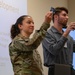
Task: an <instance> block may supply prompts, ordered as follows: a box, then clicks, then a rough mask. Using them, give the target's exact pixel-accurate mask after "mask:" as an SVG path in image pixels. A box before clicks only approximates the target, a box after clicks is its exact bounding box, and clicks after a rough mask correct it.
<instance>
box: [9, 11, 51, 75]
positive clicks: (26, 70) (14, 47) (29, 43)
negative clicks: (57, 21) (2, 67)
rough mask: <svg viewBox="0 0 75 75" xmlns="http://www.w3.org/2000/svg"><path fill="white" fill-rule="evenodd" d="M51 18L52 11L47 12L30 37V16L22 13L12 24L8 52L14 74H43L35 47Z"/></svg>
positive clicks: (32, 24)
mask: <svg viewBox="0 0 75 75" xmlns="http://www.w3.org/2000/svg"><path fill="white" fill-rule="evenodd" d="M51 18H52V12H48V13H47V14H46V15H45V20H44V23H43V24H42V26H41V27H40V29H39V30H37V31H36V32H35V33H34V35H33V37H32V38H31V39H30V38H29V37H30V35H31V34H32V32H33V30H34V22H33V19H32V17H31V16H29V15H23V16H21V17H19V18H18V19H17V21H16V23H15V24H14V25H12V27H11V38H12V42H11V43H10V45H9V54H10V59H11V63H12V66H13V71H14V75H43V74H42V63H41V59H40V55H39V54H38V51H37V50H36V49H37V47H38V46H39V45H40V43H41V41H42V40H43V38H44V36H45V33H46V30H47V29H48V28H49V26H50V21H51Z"/></svg>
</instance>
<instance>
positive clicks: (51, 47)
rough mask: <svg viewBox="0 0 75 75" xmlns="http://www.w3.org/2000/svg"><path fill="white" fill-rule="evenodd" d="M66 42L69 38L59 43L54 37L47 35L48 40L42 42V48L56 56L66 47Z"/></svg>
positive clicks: (63, 38) (60, 40)
mask: <svg viewBox="0 0 75 75" xmlns="http://www.w3.org/2000/svg"><path fill="white" fill-rule="evenodd" d="M66 41H67V38H65V37H63V36H62V37H61V38H60V39H59V40H58V41H57V40H56V38H55V37H54V36H52V35H50V34H48V33H47V35H46V38H45V39H44V40H43V42H42V46H43V49H44V50H47V51H48V52H49V53H50V54H52V55H54V56H56V55H57V54H58V53H59V52H60V51H61V49H62V48H63V47H64V44H65V42H66Z"/></svg>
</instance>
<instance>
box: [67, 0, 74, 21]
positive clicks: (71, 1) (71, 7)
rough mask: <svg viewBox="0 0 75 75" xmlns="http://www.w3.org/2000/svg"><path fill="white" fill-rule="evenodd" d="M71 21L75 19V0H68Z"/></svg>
mask: <svg viewBox="0 0 75 75" xmlns="http://www.w3.org/2000/svg"><path fill="white" fill-rule="evenodd" d="M68 8H69V22H71V21H75V0H68Z"/></svg>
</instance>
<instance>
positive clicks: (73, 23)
mask: <svg viewBox="0 0 75 75" xmlns="http://www.w3.org/2000/svg"><path fill="white" fill-rule="evenodd" d="M72 30H75V22H71V23H70V24H69V25H68V26H67V28H66V31H65V32H64V34H63V36H65V37H67V35H68V34H69V33H70V31H72Z"/></svg>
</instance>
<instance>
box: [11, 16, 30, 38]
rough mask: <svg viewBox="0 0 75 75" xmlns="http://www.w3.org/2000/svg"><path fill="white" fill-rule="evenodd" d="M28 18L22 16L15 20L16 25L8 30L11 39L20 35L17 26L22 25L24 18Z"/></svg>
mask: <svg viewBox="0 0 75 75" xmlns="http://www.w3.org/2000/svg"><path fill="white" fill-rule="evenodd" d="M28 16H29V15H22V16H20V17H19V18H18V19H17V21H16V23H15V24H13V25H12V26H11V30H10V33H11V39H14V37H15V36H16V35H18V34H19V33H20V29H19V28H18V24H21V25H22V22H23V20H24V19H25V17H28Z"/></svg>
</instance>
